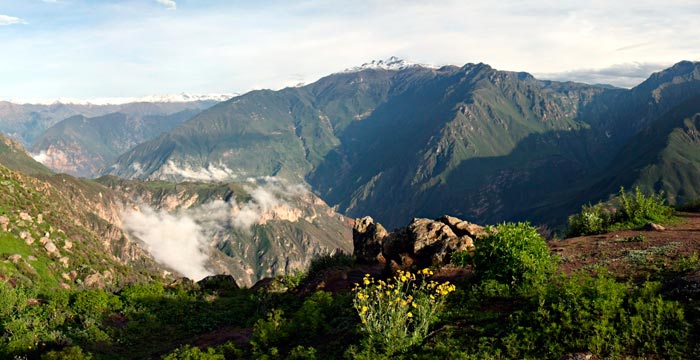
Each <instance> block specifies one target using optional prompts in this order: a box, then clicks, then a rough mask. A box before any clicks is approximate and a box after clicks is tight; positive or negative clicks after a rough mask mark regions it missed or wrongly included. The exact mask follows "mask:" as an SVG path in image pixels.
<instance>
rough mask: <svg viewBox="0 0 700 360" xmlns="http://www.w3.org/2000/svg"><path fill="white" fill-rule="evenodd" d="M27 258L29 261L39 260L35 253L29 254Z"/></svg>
mask: <svg viewBox="0 0 700 360" xmlns="http://www.w3.org/2000/svg"><path fill="white" fill-rule="evenodd" d="M27 260H29V261H37V260H39V259H37V258H36V256H34V255H29V256H27Z"/></svg>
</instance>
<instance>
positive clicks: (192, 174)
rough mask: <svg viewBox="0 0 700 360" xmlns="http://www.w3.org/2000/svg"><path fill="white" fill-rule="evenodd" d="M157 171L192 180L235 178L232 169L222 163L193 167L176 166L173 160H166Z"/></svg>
mask: <svg viewBox="0 0 700 360" xmlns="http://www.w3.org/2000/svg"><path fill="white" fill-rule="evenodd" d="M159 173H160V174H161V175H169V176H176V177H178V178H181V179H183V180H193V181H226V180H231V179H235V178H236V174H235V173H234V172H233V170H231V169H229V168H228V167H226V165H223V164H221V165H218V166H217V165H214V164H209V165H207V167H203V168H197V169H194V168H192V167H189V166H178V165H176V164H175V163H174V162H172V161H168V162H167V163H166V164H165V165H163V167H162V168H161V169H160V170H159Z"/></svg>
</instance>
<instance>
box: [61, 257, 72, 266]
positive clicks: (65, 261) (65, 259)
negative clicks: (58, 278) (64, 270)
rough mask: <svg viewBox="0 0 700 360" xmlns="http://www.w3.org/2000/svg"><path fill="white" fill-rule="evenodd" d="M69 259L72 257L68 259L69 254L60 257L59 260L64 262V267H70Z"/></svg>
mask: <svg viewBox="0 0 700 360" xmlns="http://www.w3.org/2000/svg"><path fill="white" fill-rule="evenodd" d="M69 260H70V259H68V256H64V257H62V258H60V259H58V261H59V262H60V263H61V264H63V267H68V261H69Z"/></svg>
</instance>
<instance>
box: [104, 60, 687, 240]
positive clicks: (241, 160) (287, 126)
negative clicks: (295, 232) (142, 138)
mask: <svg viewBox="0 0 700 360" xmlns="http://www.w3.org/2000/svg"><path fill="white" fill-rule="evenodd" d="M699 68H700V65H699V64H698V63H691V62H680V63H678V64H676V65H675V66H673V67H671V68H669V69H667V70H664V71H661V72H659V73H656V74H653V75H652V76H651V77H650V78H649V79H648V80H647V81H645V82H644V83H642V84H640V85H639V86H637V87H635V88H633V89H630V90H625V89H619V88H611V87H604V86H589V85H585V84H579V83H571V82H555V81H540V80H537V79H535V78H534V77H532V76H531V75H529V74H527V73H516V72H507V71H499V70H495V69H493V68H491V67H489V66H488V65H484V64H467V65H465V66H464V67H461V68H458V67H454V66H447V67H443V68H439V69H435V68H426V67H422V66H418V65H415V66H405V67H399V68H396V69H394V68H392V69H391V70H389V69H384V68H358V69H356V71H348V72H344V73H338V74H333V75H330V76H327V77H325V78H322V79H320V80H319V81H317V82H315V83H313V84H309V85H306V86H303V87H297V88H287V89H283V90H280V91H267V90H265V91H254V92H251V93H248V94H245V95H242V96H239V97H236V98H233V99H231V100H229V101H228V102H225V103H222V104H219V105H218V106H215V107H213V108H211V109H209V110H207V111H205V112H203V113H202V114H200V115H199V116H197V117H195V118H194V119H192V120H190V121H187V122H185V123H183V124H182V125H180V126H178V127H177V128H175V129H173V130H172V131H170V132H168V133H166V134H164V135H162V136H161V137H159V138H157V139H154V140H152V141H149V142H146V143H144V144H141V145H139V146H137V147H135V148H134V149H132V150H131V151H129V152H127V153H126V154H124V155H123V156H121V157H120V158H119V159H118V160H117V161H116V163H115V164H114V165H113V166H111V167H110V168H108V169H107V173H109V174H114V175H117V176H122V177H128V178H139V179H167V180H182V179H188V178H192V177H193V176H195V177H194V178H196V179H198V180H205V179H207V178H210V179H216V180H223V179H235V178H239V179H240V178H244V177H248V176H253V177H258V176H279V177H283V178H287V179H293V180H292V181H299V179H304V180H306V181H307V182H308V183H309V184H310V185H311V188H312V189H313V191H314V192H315V193H316V194H318V195H319V196H320V197H321V198H323V199H324V200H325V201H327V202H328V203H329V204H330V205H332V206H335V207H337V209H338V210H339V211H340V212H341V213H344V214H346V215H348V216H360V215H366V214H369V215H372V216H374V217H376V218H378V219H380V220H381V221H383V222H384V223H386V224H388V225H389V226H392V227H393V226H397V225H398V224H399V223H400V222H401V221H402V219H405V218H407V217H410V216H416V215H418V216H427V217H435V216H438V215H439V214H442V213H453V214H456V215H458V216H462V217H464V218H469V219H472V220H474V221H477V222H497V221H502V220H512V219H529V220H532V221H536V222H547V223H550V224H554V225H557V224H559V225H560V224H562V222H563V220H564V217H563V214H567V213H571V212H573V211H575V210H576V209H578V207H579V206H580V205H581V204H583V203H586V202H595V201H597V200H599V199H605V198H606V197H607V196H608V194H610V193H614V192H615V191H616V190H617V188H618V187H619V186H626V187H630V186H633V185H635V184H637V185H641V186H642V187H643V188H645V189H648V190H652V189H653V190H665V191H666V193H667V196H668V200H669V201H670V202H671V203H675V202H679V203H682V202H684V201H688V200H691V199H692V198H693V197H694V196H696V195H695V194H696V193H695V190H693V188H694V180H692V178H693V177H692V176H691V174H693V173H694V172H695V171H696V170H697V168H696V165H694V162H693V161H694V160H687V161H686V160H682V161H681V160H679V159H693V158H694V156H693V155H692V154H694V153H696V152H697V146H696V143H695V142H693V140H692V136H693V129H692V125H684V123H683V121H684V120H685V119H692V116H693V114H694V112H693V111H696V110H693V107H694V106H695V104H696V103H697V99H696V97H697V96H700V85H699V84H700V76H699V75H698V73H699V70H698V69H699ZM688 126H690V127H688ZM659 131H661V132H664V133H666V134H667V135H663V134H661V135H662V137H663V136H666V137H665V138H662V137H658V136H657V132H659ZM683 133H685V134H686V135H682V134H683ZM652 137H653V138H652ZM635 144H638V145H635ZM664 144H668V145H664ZM639 146H642V147H645V148H646V149H647V150H645V151H646V153H648V156H646V155H645V156H641V157H640V156H638V155H637V154H638V149H637V147H639ZM654 154H660V155H659V156H656V155H654ZM671 164H672V165H671ZM642 169H645V170H642ZM662 169H663V170H662ZM192 174H196V175H192ZM659 177H663V179H662V180H660V178H659ZM409 194H410V195H409ZM557 214H558V215H557Z"/></svg>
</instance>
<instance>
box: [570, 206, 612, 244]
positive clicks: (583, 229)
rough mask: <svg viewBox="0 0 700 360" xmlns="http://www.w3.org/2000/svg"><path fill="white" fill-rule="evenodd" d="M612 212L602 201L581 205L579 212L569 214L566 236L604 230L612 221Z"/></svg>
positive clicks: (591, 233) (589, 233)
mask: <svg viewBox="0 0 700 360" xmlns="http://www.w3.org/2000/svg"><path fill="white" fill-rule="evenodd" d="M612 218H613V216H612V213H611V212H610V211H609V210H608V209H606V208H605V207H604V206H603V204H602V203H598V204H596V205H590V204H589V205H583V207H581V212H580V213H578V214H574V215H571V216H569V231H568V233H567V236H569V237H574V236H583V235H595V234H600V233H603V232H605V231H606V229H607V228H608V226H610V224H611V223H612Z"/></svg>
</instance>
